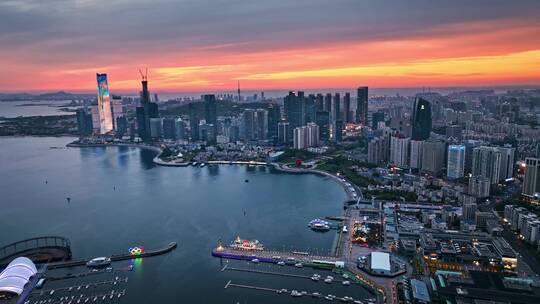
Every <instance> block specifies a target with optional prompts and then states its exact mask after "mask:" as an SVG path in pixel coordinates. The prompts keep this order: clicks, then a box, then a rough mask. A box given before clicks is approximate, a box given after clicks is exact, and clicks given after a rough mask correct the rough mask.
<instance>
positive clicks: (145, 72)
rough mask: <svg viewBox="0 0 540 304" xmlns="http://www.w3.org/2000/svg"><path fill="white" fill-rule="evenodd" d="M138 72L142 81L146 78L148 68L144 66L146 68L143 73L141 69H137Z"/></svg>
mask: <svg viewBox="0 0 540 304" xmlns="http://www.w3.org/2000/svg"><path fill="white" fill-rule="evenodd" d="M139 74H141V78H142V80H143V81H147V80H148V68H146V70H145V71H144V74H143V72H142V71H141V69H139Z"/></svg>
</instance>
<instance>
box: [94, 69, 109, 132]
mask: <svg viewBox="0 0 540 304" xmlns="http://www.w3.org/2000/svg"><path fill="white" fill-rule="evenodd" d="M96 79H97V87H98V111H99V129H100V133H101V134H106V133H109V132H111V131H112V130H113V115H112V108H111V99H110V96H109V84H108V83H107V74H96Z"/></svg>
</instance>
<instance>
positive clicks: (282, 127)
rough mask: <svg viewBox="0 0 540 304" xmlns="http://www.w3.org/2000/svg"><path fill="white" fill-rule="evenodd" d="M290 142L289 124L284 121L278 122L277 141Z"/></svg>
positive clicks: (281, 142)
mask: <svg viewBox="0 0 540 304" xmlns="http://www.w3.org/2000/svg"><path fill="white" fill-rule="evenodd" d="M290 142H291V124H290V123H288V122H286V121H280V122H278V143H280V144H284V145H286V144H289V143H290Z"/></svg>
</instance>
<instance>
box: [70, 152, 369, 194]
mask: <svg viewBox="0 0 540 304" xmlns="http://www.w3.org/2000/svg"><path fill="white" fill-rule="evenodd" d="M66 146H67V147H71V148H92V147H132V148H140V149H147V150H151V151H154V152H156V153H158V154H157V155H156V156H155V157H154V158H153V159H152V162H153V163H154V164H156V165H159V166H164V167H187V166H189V165H190V164H191V163H190V162H180V163H171V162H166V161H163V160H161V159H160V158H159V155H160V154H161V152H162V151H163V150H162V149H161V148H160V147H157V146H151V145H145V144H132V143H103V144H91V145H87V144H78V143H75V142H71V143H68V144H67V145H66ZM208 164H209V165H247V166H270V167H273V168H274V169H276V170H277V171H280V172H284V173H291V174H316V175H319V176H323V177H328V178H330V179H331V180H333V181H334V182H336V183H338V184H339V185H340V186H342V187H343V190H344V191H345V195H346V201H351V200H356V199H357V198H355V197H353V195H352V193H351V190H350V189H349V186H348V185H347V183H349V182H347V180H345V181H343V180H342V178H340V177H339V176H336V175H334V174H332V173H329V172H326V171H321V170H317V169H304V168H290V167H286V166H284V165H283V164H280V163H277V162H257V161H221V160H211V161H208ZM349 184H351V185H352V187H353V189H355V191H359V190H360V189H358V187H356V186H355V185H353V184H352V183H349ZM360 193H361V192H360Z"/></svg>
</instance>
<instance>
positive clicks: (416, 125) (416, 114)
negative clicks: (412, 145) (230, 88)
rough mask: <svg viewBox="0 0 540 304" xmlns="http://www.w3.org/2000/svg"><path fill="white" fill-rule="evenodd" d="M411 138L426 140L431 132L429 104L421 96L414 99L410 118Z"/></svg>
mask: <svg viewBox="0 0 540 304" xmlns="http://www.w3.org/2000/svg"><path fill="white" fill-rule="evenodd" d="M411 125H412V139H413V140H426V139H428V138H429V135H430V133H431V104H430V103H429V101H427V100H425V99H423V98H422V97H416V99H415V100H414V106H413V113H412V118H411Z"/></svg>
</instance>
